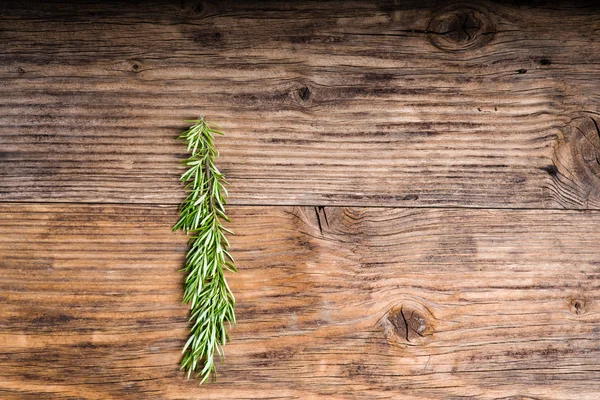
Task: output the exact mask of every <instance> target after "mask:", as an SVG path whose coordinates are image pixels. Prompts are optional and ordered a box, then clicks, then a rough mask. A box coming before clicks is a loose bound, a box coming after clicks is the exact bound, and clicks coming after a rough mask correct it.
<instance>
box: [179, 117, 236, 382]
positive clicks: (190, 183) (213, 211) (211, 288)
mask: <svg viewBox="0 0 600 400" xmlns="http://www.w3.org/2000/svg"><path fill="white" fill-rule="evenodd" d="M185 122H188V123H193V124H194V125H193V126H191V127H190V128H189V129H187V130H186V131H184V132H182V133H181V134H180V135H179V136H178V138H179V139H180V140H182V141H184V142H185V144H186V148H187V151H188V152H191V154H190V156H189V157H188V158H187V159H185V160H183V161H182V162H181V163H182V165H184V166H186V167H188V169H187V171H185V172H184V173H183V174H182V175H181V178H180V181H181V182H183V184H184V186H185V189H186V190H187V191H188V195H187V197H186V198H185V200H184V201H183V202H182V203H181V205H180V206H179V214H180V218H179V220H178V221H177V223H176V224H175V226H174V227H173V230H178V229H181V230H183V231H184V232H185V233H186V234H188V235H190V240H189V243H188V246H189V249H188V252H187V254H186V258H185V263H184V266H183V268H182V269H181V271H184V272H186V273H187V276H186V279H185V284H184V294H183V302H184V303H186V304H189V305H190V318H189V322H190V326H191V327H190V337H189V339H188V340H187V342H186V344H185V346H184V347H183V350H182V360H181V369H182V370H184V371H186V373H187V377H188V379H189V378H190V377H191V376H192V374H196V375H197V376H198V378H199V379H200V384H202V383H204V382H206V381H207V380H208V379H209V377H210V376H211V375H212V374H214V375H215V376H216V366H215V352H216V353H217V355H218V356H219V357H221V359H223V357H224V353H223V348H222V346H223V345H225V343H226V342H227V341H228V340H229V335H228V333H227V330H226V328H225V324H228V325H229V326H230V327H231V326H232V324H235V323H236V320H235V313H234V306H235V298H234V297H233V294H232V293H231V289H230V288H229V285H228V284H227V281H226V279H225V276H224V271H231V272H235V271H237V269H236V268H235V266H234V264H233V263H234V261H233V258H232V257H231V255H230V254H229V252H228V250H227V248H228V247H229V240H227V238H226V237H225V233H229V234H232V232H231V231H230V230H229V229H227V228H225V227H224V226H223V225H222V223H221V220H224V221H229V218H228V217H227V215H226V214H225V205H226V201H227V196H228V193H227V189H226V188H225V185H226V184H227V181H226V180H225V178H224V176H223V174H222V173H221V171H219V170H218V169H217V167H216V166H215V159H216V158H217V157H218V155H219V152H218V151H217V149H216V148H215V146H214V136H215V135H222V134H223V132H221V130H220V128H219V127H217V126H216V125H215V124H210V123H208V122H207V121H206V120H205V119H204V117H201V118H200V119H198V120H186V121H185ZM217 128H218V129H219V130H217Z"/></svg>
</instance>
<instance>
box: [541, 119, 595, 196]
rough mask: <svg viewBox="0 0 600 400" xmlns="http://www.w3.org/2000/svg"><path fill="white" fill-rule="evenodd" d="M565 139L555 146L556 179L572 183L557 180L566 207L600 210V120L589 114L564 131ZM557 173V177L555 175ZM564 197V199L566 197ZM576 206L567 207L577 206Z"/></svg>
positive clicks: (571, 123)
mask: <svg viewBox="0 0 600 400" xmlns="http://www.w3.org/2000/svg"><path fill="white" fill-rule="evenodd" d="M562 133H563V138H560V139H562V140H557V141H556V142H555V143H554V153H553V160H552V162H553V164H554V165H556V166H557V167H558V168H557V170H556V171H548V173H549V174H550V175H553V177H555V176H558V177H560V175H563V176H568V177H569V179H568V180H561V179H555V182H556V184H557V185H559V186H558V187H559V189H560V192H559V194H561V200H562V201H561V203H564V204H563V206H570V207H572V206H574V205H576V206H581V205H585V206H586V207H599V206H600V117H599V116H597V115H595V114H587V113H586V114H585V115H582V116H579V117H576V118H573V120H572V121H571V122H570V123H569V125H567V126H566V127H564V129H562ZM551 172H554V173H551ZM563 193H564V195H562V194H563ZM573 202H575V204H567V203H573Z"/></svg>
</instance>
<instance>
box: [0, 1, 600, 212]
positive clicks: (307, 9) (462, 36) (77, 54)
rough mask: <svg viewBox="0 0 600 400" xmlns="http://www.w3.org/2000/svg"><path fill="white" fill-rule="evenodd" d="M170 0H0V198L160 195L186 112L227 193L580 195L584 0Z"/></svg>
mask: <svg viewBox="0 0 600 400" xmlns="http://www.w3.org/2000/svg"><path fill="white" fill-rule="evenodd" d="M34 3H35V5H34ZM184 3H185V4H184V6H183V8H182V7H181V3H180V2H179V1H165V2H151V4H150V3H143V4H141V3H140V4H129V3H128V2H125V3H121V4H112V3H111V4H105V3H99V2H90V3H87V4H86V2H78V4H77V6H74V5H73V4H72V3H68V2H67V3H64V4H60V3H52V4H50V5H44V4H39V2H30V1H19V2H3V3H2V5H1V6H0V7H1V12H0V96H2V101H1V102H0V201H2V200H3V201H37V202H42V201H43V202H49V201H62V202H92V203H96V202H125V203H161V204H165V203H168V204H174V203H176V202H178V201H179V200H180V199H181V196H182V192H181V190H180V186H179V185H178V182H177V179H176V178H177V175H178V173H179V171H178V169H177V161H178V159H180V158H181V157H182V156H183V154H182V150H181V146H179V145H178V143H176V141H175V140H174V139H173V138H174V136H176V135H177V133H178V132H179V131H181V130H182V129H183V128H184V127H185V124H183V123H182V120H183V119H184V118H193V117H195V116H196V115H197V114H198V113H199V112H202V113H204V114H205V115H207V116H208V117H209V118H210V119H211V120H214V121H216V122H219V123H221V124H222V126H223V127H224V129H225V131H227V133H228V135H227V136H225V137H224V138H220V139H219V143H218V144H219V146H220V148H221V150H222V155H223V158H222V161H221V165H222V169H223V170H224V171H225V172H226V173H227V175H228V176H229V178H230V180H231V182H232V184H233V185H234V187H235V190H233V191H232V198H231V201H232V203H233V204H262V205H265V204H280V205H283V204H287V205H292V204H304V205H312V204H322V205H388V206H398V205H402V206H469V207H524V208H569V209H571V208H589V209H597V208H599V207H600V164H599V163H598V159H599V158H600V156H599V149H600V136H599V135H598V133H599V130H598V128H597V126H596V125H597V124H598V123H599V122H600V116H599V114H598V112H599V109H598V105H599V100H600V99H599V97H598V95H597V83H598V81H599V79H600V69H599V68H598V66H599V63H600V41H599V40H597V33H598V32H599V31H600V20H599V19H598V13H597V8H596V7H595V6H594V5H593V2H591V3H584V2H569V3H567V2H553V1H550V2H545V6H543V7H542V6H540V7H527V6H522V5H511V4H509V3H504V2H503V3H502V4H495V3H491V2H473V3H472V4H469V3H465V2H463V3H460V4H458V5H453V6H447V5H441V3H435V2H425V3H426V4H423V2H422V1H419V2H401V4H393V3H392V2H387V1H386V2H341V1H337V2H336V1H329V2H319V1H314V2H302V4H299V3H300V2H293V3H291V2H287V1H282V2H218V3H219V4H218V5H214V4H211V3H202V4H190V2H184Z"/></svg>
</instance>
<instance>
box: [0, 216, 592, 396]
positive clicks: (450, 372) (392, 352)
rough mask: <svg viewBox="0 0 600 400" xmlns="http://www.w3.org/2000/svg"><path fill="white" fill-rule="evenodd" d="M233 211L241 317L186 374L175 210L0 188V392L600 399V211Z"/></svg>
mask: <svg viewBox="0 0 600 400" xmlns="http://www.w3.org/2000/svg"><path fill="white" fill-rule="evenodd" d="M230 213H231V216H232V219H233V221H234V224H233V225H232V226H231V227H232V228H233V229H234V230H235V231H236V233H237V235H236V236H234V237H232V252H233V254H234V255H235V256H237V264H238V266H239V268H240V272H239V273H238V274H235V275H230V278H229V279H230V283H231V286H232V289H233V291H234V292H235V293H236V295H237V300H238V305H237V315H238V321H239V322H238V325H237V326H236V327H235V328H234V329H233V330H232V337H233V341H232V342H231V343H230V344H229V345H228V346H227V348H226V354H227V358H226V362H225V364H224V365H222V366H219V380H218V382H217V383H212V384H210V385H207V386H202V387H199V386H198V385H197V382H195V381H186V380H185V378H184V375H183V373H180V372H179V371H178V356H179V351H180V349H181V347H182V345H183V343H184V342H185V339H186V317H187V309H186V307H185V306H182V305H180V304H179V302H180V297H181V280H182V274H181V273H179V272H178V269H179V268H180V265H181V262H182V261H183V255H184V253H185V238H184V236H183V235H182V234H180V233H172V232H170V231H169V226H170V225H171V224H172V223H173V221H174V220H175V219H176V211H175V209H174V207H150V206H139V205H138V206H109V205H105V206H95V205H87V206H86V205H32V204H13V205H6V204H5V205H0V217H1V218H0V298H1V302H0V348H1V351H0V363H1V364H2V368H1V369H0V397H2V398H3V399H4V398H6V399H13V398H15V399H16V398H19V399H30V398H31V399H33V398H35V399H43V398H52V399H67V398H68V399H75V398H87V399H99V398H144V399H146V398H148V399H150V398H161V399H184V398H185V399H206V398H213V399H217V398H230V399H246V398H248V399H249V398H269V399H275V398H277V399H279V398H282V399H283V398H302V399H307V398H333V399H350V398H365V399H384V398H389V399H397V398H406V399H424V398H426V399H451V398H467V397H469V398H477V399H500V398H502V399H544V400H547V399H595V398H597V394H598V389H599V384H598V382H599V381H600V369H599V367H598V359H599V357H600V347H599V346H598V343H599V339H600V338H599V332H600V329H599V326H600V325H599V324H600V313H599V312H598V304H600V303H599V302H600V287H599V283H598V282H599V280H598V276H599V274H600V250H599V249H600V236H598V234H597V228H598V226H599V224H600V213H598V212H595V211H549V210H546V211H539V210H461V209H411V210H406V209H405V210H402V209H384V208H381V209H377V208H341V207H324V208H315V207H301V208H294V207H233V208H231V210H230Z"/></svg>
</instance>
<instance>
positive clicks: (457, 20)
mask: <svg viewBox="0 0 600 400" xmlns="http://www.w3.org/2000/svg"><path fill="white" fill-rule="evenodd" d="M495 33H496V32H495V28H494V26H493V24H492V22H491V20H490V18H489V17H488V16H487V13H485V12H484V11H483V10H480V9H478V8H475V7H474V6H472V5H462V4H453V5H451V6H449V7H445V8H443V9H441V10H440V12H439V13H438V14H437V15H436V16H434V17H433V18H432V19H431V21H430V22H429V25H428V26H427V34H428V37H429V40H430V42H431V44H433V45H434V46H435V47H437V48H438V49H440V50H444V51H462V50H468V49H474V48H478V47H481V46H484V45H486V44H487V43H488V42H489V41H490V40H491V39H492V37H493V36H494V34H495Z"/></svg>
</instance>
